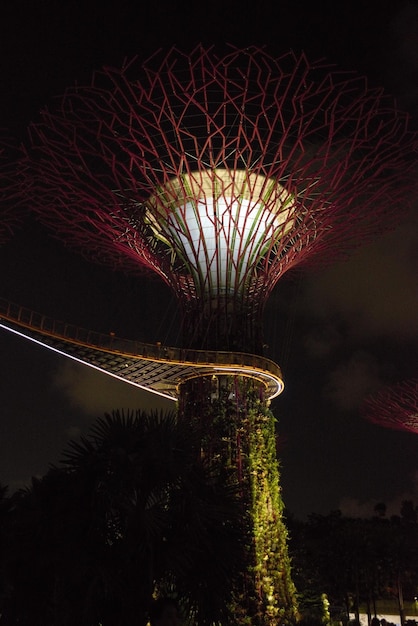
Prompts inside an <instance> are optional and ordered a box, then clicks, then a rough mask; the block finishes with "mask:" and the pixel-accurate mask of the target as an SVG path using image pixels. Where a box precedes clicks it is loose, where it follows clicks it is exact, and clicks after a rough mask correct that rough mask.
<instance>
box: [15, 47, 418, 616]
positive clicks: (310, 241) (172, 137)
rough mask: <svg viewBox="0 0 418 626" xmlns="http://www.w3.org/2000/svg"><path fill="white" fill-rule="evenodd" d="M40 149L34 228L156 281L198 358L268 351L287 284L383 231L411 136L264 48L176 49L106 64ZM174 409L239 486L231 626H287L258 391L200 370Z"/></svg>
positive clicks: (286, 568)
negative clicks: (267, 322) (241, 534)
mask: <svg viewBox="0 0 418 626" xmlns="http://www.w3.org/2000/svg"><path fill="white" fill-rule="evenodd" d="M30 137H31V141H30V144H31V147H30V148H28V157H27V161H26V163H25V167H26V168H28V169H30V171H31V184H32V185H33V187H32V194H31V202H32V206H33V208H34V210H35V211H36V212H37V213H38V214H39V216H40V219H41V220H42V221H43V222H44V223H46V224H47V225H49V226H51V227H52V228H53V230H54V232H55V233H61V235H63V236H64V237H65V240H66V242H67V243H68V244H69V245H74V246H77V247H79V248H80V249H81V251H82V252H83V253H84V254H86V255H89V256H92V257H93V258H95V259H96V260H99V261H105V262H110V263H111V264H112V265H113V266H114V267H116V268H121V269H125V270H128V271H133V272H137V271H144V270H149V271H150V272H153V273H155V274H157V275H158V276H159V277H160V278H161V279H162V280H163V281H165V283H167V284H168V285H169V286H170V287H171V288H172V289H173V291H174V293H175V294H176V297H177V300H178V303H179V308H180V310H181V319H182V343H183V346H184V347H185V348H191V349H199V350H211V351H224V352H227V351H234V352H242V353H249V354H253V355H262V350H263V337H262V324H261V320H262V314H263V309H264V306H265V304H266V301H267V299H268V296H269V294H270V293H271V291H272V289H273V288H274V286H275V285H276V283H277V282H278V280H279V279H280V277H281V276H283V275H284V274H285V272H287V271H288V270H290V269H291V268H294V267H296V266H298V265H302V264H303V263H305V264H307V263H308V262H309V263H311V264H313V263H315V262H320V261H323V260H326V261H329V260H331V259H333V258H335V257H336V256H337V255H338V254H339V253H340V252H342V251H347V249H348V248H350V247H353V246H354V245H358V244H359V243H360V242H364V241H365V240H366V239H367V238H368V237H369V236H370V235H371V234H375V233H376V232H378V231H380V230H382V229H385V228H387V227H388V226H390V225H391V224H392V223H393V221H394V219H396V218H397V217H398V213H399V211H400V209H401V208H404V207H405V198H407V197H408V192H410V189H411V187H410V186H411V182H410V176H409V170H410V165H411V159H410V156H411V152H412V149H413V146H414V138H413V136H412V135H411V134H409V132H408V130H407V119H406V117H405V116H404V115H402V114H401V113H399V112H398V111H397V110H396V107H395V106H394V104H393V102H392V101H390V100H389V99H387V98H386V97H385V96H384V95H383V93H382V92H381V91H380V90H373V89H369V88H368V86H367V83H366V81H365V80H364V79H362V78H359V77H357V76H355V75H351V74H346V73H338V72H333V71H330V70H329V68H326V67H324V66H322V65H321V64H309V63H308V61H307V60H306V58H305V56H304V55H303V54H302V55H300V56H296V55H295V54H293V53H289V54H286V55H284V56H282V57H281V58H278V59H276V58H273V57H271V56H270V55H269V54H268V53H267V52H266V51H264V50H263V49H258V48H254V47H251V48H248V49H245V50H240V49H235V48H232V47H231V48H230V49H228V50H227V52H225V53H224V52H222V53H219V54H218V53H216V51H215V50H214V49H213V48H209V49H204V48H203V47H201V46H198V47H197V48H195V49H194V50H193V51H192V52H191V53H188V54H185V53H182V52H181V51H179V50H177V49H175V48H174V49H171V50H170V51H169V52H168V53H158V54H156V55H155V56H154V57H152V58H151V59H149V60H148V61H147V62H146V63H144V64H140V63H138V62H137V61H136V60H134V61H131V62H129V63H126V64H125V65H124V66H123V67H122V68H121V69H113V68H104V69H103V70H102V71H100V72H98V73H97V74H95V76H94V78H93V81H92V83H91V84H90V85H89V86H86V87H76V88H73V89H70V90H68V91H67V93H66V94H65V96H64V97H63V98H62V99H60V101H59V104H58V105H57V106H56V107H55V108H54V109H50V110H44V111H43V112H42V116H41V120H40V122H39V123H37V124H34V125H32V126H31V128H30ZM178 405H179V419H184V420H189V421H190V423H192V424H194V425H196V426H197V427H198V428H200V429H201V440H202V445H201V454H204V455H206V456H207V457H208V458H211V459H217V460H220V461H221V463H222V464H223V465H226V466H228V467H230V468H232V469H233V472H234V475H235V477H236V480H237V482H238V483H239V485H240V488H241V493H242V504H243V511H245V518H246V523H247V533H246V550H247V563H248V567H247V570H246V571H245V572H244V573H243V576H242V580H240V583H239V584H238V585H237V588H236V606H235V610H236V614H235V618H234V623H236V624H239V623H251V624H260V625H266V624H269V625H270V624H277V623H282V622H286V621H289V620H292V619H294V618H295V617H296V614H297V608H296V601H295V589H294V586H293V583H292V580H291V573H290V563H289V558H288V554H287V538H286V528H285V524H284V521H283V518H282V513H283V504H282V499H281V493H280V485H279V472H278V466H277V459H276V451H275V450H276V448H275V426H274V418H273V416H272V414H271V412H270V410H269V408H268V400H267V395H266V387H265V384H264V381H263V380H261V379H260V378H259V377H257V375H256V374H255V373H249V372H248V371H242V372H241V373H239V372H238V373H237V372H234V373H233V374H232V373H231V375H228V374H227V373H226V372H223V373H219V374H211V375H210V376H209V375H207V374H206V375H205V374H204V373H201V374H200V375H199V376H193V377H190V379H189V380H185V381H183V382H182V383H181V385H179V388H178ZM226 558H227V555H226ZM203 575H204V573H203Z"/></svg>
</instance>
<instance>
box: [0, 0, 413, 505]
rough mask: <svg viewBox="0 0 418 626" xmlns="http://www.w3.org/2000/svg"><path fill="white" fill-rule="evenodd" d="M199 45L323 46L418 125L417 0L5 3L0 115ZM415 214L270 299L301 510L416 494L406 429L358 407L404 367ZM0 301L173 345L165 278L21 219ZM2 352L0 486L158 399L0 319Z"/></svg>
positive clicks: (270, 329)
mask: <svg viewBox="0 0 418 626" xmlns="http://www.w3.org/2000/svg"><path fill="white" fill-rule="evenodd" d="M199 42H202V43H204V44H212V43H214V44H217V45H224V44H225V43H231V44H234V45H238V46H246V45H252V44H257V45H266V46H267V49H268V51H269V52H270V53H271V54H273V55H280V54H282V53H285V52H286V51H287V50H288V49H289V48H292V49H294V50H295V51H302V50H304V51H305V53H306V54H307V56H308V58H310V59H312V60H316V59H318V58H326V59H327V60H328V61H329V62H330V63H332V64H336V66H337V67H338V69H344V70H345V69H346V70H355V71H357V72H359V73H360V74H366V75H367V76H368V78H369V81H370V84H371V85H372V86H383V87H385V89H386V90H387V91H388V92H389V93H392V94H393V95H394V96H396V98H397V100H398V104H399V106H400V108H402V109H404V110H406V111H409V112H410V113H411V116H412V126H415V128H416V127H417V118H418V116H417V103H418V3H417V2H412V1H409V2H406V1H402V0H401V1H400V2H386V1H380V2H378V1H376V2H374V1H369V2H362V3H360V2H353V1H352V2H348V1H340V2H335V1H334V2H322V3H321V5H318V4H317V3H313V2H300V1H299V2H298V1H294V2H274V1H273V0H261V1H258V2H253V3H249V2H232V1H226V2H219V3H217V4H214V3H212V4H210V5H209V4H208V3H198V2H194V3H192V2H180V0H173V1H172V2H167V1H166V0H163V1H158V0H154V1H153V2H151V1H148V0H146V1H143V2H141V3H139V2H137V3H134V2H128V1H127V0H125V1H123V0H119V2H117V3H116V2H114V1H113V0H108V1H107V2H106V3H98V2H92V1H85V2H75V1H72V2H66V1H62V2H56V1H55V0H54V1H53V0H32V1H31V0H27V1H22V0H20V1H19V0H17V1H15V2H3V3H2V4H1V8H0V69H1V71H0V81H1V82H0V127H2V128H5V129H7V130H8V131H9V134H12V135H14V136H15V137H16V138H17V139H18V140H25V139H26V135H25V129H26V126H27V124H28V123H29V122H30V121H31V120H35V119H36V117H37V113H38V111H39V109H40V108H42V107H43V106H44V105H47V104H48V103H50V102H51V100H52V98H53V97H54V96H57V95H60V94H61V93H62V92H63V91H64V90H65V88H66V87H67V86H69V85H72V84H74V82H76V81H77V82H79V83H85V82H88V81H89V79H90V76H91V74H92V72H93V71H94V70H95V69H98V68H100V67H101V66H102V65H105V64H110V65H120V64H121V63H122V61H123V59H124V58H125V57H128V58H129V57H132V56H136V55H138V56H139V58H141V59H144V60H145V59H146V58H147V57H148V56H150V55H151V54H152V53H153V52H154V51H155V50H156V49H158V48H160V47H163V48H166V47H169V46H171V45H172V44H176V45H177V46H178V47H180V48H184V49H185V50H187V49H190V48H191V47H192V46H193V45H196V44H197V43H199ZM416 207H417V202H416V203H415V209H416ZM416 215H417V211H416V210H415V211H414V212H413V213H412V215H411V216H410V218H408V220H406V221H404V222H403V223H402V224H400V226H399V229H398V230H397V231H396V232H394V233H390V234H388V235H386V236H385V237H383V238H382V239H380V240H379V241H377V242H375V243H374V244H372V245H369V246H367V247H363V248H361V249H359V251H358V252H356V253H355V254H354V255H353V256H352V257H351V258H350V259H349V260H348V261H346V262H340V263H338V264H331V266H330V267H329V269H327V270H323V271H321V272H316V273H306V274H299V273H294V274H289V276H287V277H285V278H284V280H282V282H281V284H279V286H278V287H277V288H276V291H275V292H274V294H273V296H272V298H271V300H270V302H269V304H268V307H267V311H266V319H265V339H266V343H267V344H268V345H269V349H268V356H269V357H271V358H272V359H274V360H275V361H277V362H278V363H279V364H280V365H281V366H282V368H283V372H284V375H285V383H286V388H285V391H284V393H283V395H282V396H281V397H280V398H278V399H276V400H275V401H274V403H273V409H274V413H275V415H276V416H277V419H278V433H279V453H280V458H281V466H282V486H283V497H284V501H285V505H286V506H287V508H288V509H289V511H290V512H291V513H293V514H295V515H297V516H305V515H307V514H309V513H311V512H317V513H327V512H328V511H330V510H332V509H336V508H341V509H342V510H343V512H344V513H346V514H355V515H356V514H359V515H368V514H371V512H372V511H373V506H374V505H375V504H376V503H377V502H381V501H385V502H386V504H387V505H388V507H389V512H397V511H399V507H400V503H401V501H402V500H403V499H412V500H414V501H415V503H416V504H418V436H416V435H414V434H411V433H406V432H396V431H391V430H386V429H383V428H379V427H377V426H374V425H372V424H369V423H368V422H366V421H365V420H364V419H363V418H362V417H361V415H360V412H359V407H360V404H361V401H362V400H363V398H364V396H365V395H366V394H367V393H369V392H375V391H377V390H378V389H380V388H381V387H382V386H384V385H386V384H391V383H393V382H397V381H398V380H403V379H405V378H408V377H411V376H416V374H417V366H416V365H417V344H418V315H417V311H418V306H417V305H418V294H417V280H416V277H417V266H418V253H417V250H418V246H417V242H418V237H417V219H416ZM0 297H5V298H7V299H9V300H11V301H14V302H18V303H19V304H22V305H25V306H27V307H29V308H33V309H35V310H38V311H42V312H44V313H45V314H47V315H49V316H51V317H55V318H57V319H65V320H66V321H68V322H72V323H75V324H78V325H81V326H85V327H88V328H92V329H95V330H99V331H103V332H109V331H113V332H116V334H118V335H120V336H125V337H129V338H138V339H142V340H144V341H151V342H152V341H162V342H166V343H170V342H171V343H176V342H177V341H178V320H177V318H176V308H175V303H174V301H173V299H172V298H171V295H170V293H169V292H168V290H167V288H166V287H165V286H164V285H163V284H161V283H160V282H157V281H156V280H150V279H149V278H143V279H142V278H141V279H134V278H132V277H129V276H124V275H117V274H115V273H113V272H112V271H111V270H109V269H107V268H102V267H98V266H95V265H93V264H91V263H89V262H87V261H85V260H84V259H83V258H82V257H81V256H79V255H76V254H75V253H73V252H70V251H68V250H67V249H66V248H65V247H64V245H63V244H62V243H61V242H58V241H55V240H54V239H53V238H52V237H51V234H50V233H47V232H46V231H45V230H43V229H42V228H41V227H40V226H39V225H37V224H35V223H33V222H31V221H27V222H26V223H25V224H24V225H23V226H22V228H20V229H19V230H17V231H16V232H15V235H14V237H13V238H11V239H10V240H9V241H8V242H6V243H5V244H4V245H3V246H2V247H1V248H0ZM0 354H1V357H2V358H1V360H0V399H1V404H0V406H1V409H0V411H1V419H0V482H2V483H3V484H9V485H10V488H11V489H15V488H17V487H19V486H21V485H23V484H26V483H27V482H28V481H29V480H30V477H31V476H32V475H42V474H43V473H44V472H45V471H46V470H47V467H48V464H49V463H50V462H56V461H57V460H58V459H59V457H60V453H61V450H62V448H63V447H64V445H65V443H66V441H67V440H68V438H73V437H77V436H78V435H79V434H80V433H85V432H86V431H87V430H88V428H89V425H90V424H91V423H92V422H93V420H94V419H95V418H96V417H98V416H101V415H103V413H104V412H105V411H110V410H112V409H113V408H137V407H140V408H143V407H151V406H155V405H156V402H155V396H152V395H151V394H146V393H143V392H141V391H138V390H136V389H134V388H132V387H129V386H128V385H124V384H122V383H118V382H117V381H114V380H112V379H110V378H108V377H106V376H103V375H99V374H98V373H96V372H93V371H92V370H89V369H88V368H84V367H82V366H78V365H76V364H74V363H72V362H71V361H68V360H66V359H65V358H64V357H59V356H57V355H54V354H53V353H49V352H47V351H46V350H45V349H43V348H41V347H37V346H34V345H32V344H30V343H29V342H27V341H25V340H23V339H18V338H17V337H14V336H12V335H9V334H8V333H6V332H5V331H1V332H0ZM157 405H158V406H164V407H167V408H172V407H173V405H172V403H170V402H169V401H164V400H161V401H160V400H158V401H157Z"/></svg>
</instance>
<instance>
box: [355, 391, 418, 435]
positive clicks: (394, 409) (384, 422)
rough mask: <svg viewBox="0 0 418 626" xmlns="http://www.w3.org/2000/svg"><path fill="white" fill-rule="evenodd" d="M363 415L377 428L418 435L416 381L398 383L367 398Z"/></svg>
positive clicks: (417, 392)
mask: <svg viewBox="0 0 418 626" xmlns="http://www.w3.org/2000/svg"><path fill="white" fill-rule="evenodd" d="M364 415H365V417H366V418H367V419H368V420H369V421H371V422H373V423H374V424H377V425H378V426H384V427H385V428H393V429H395V430H406V431H409V432H412V433H416V434H418V380H408V381H405V382H402V383H399V384H398V385H395V386H394V387H390V388H389V389H386V390H385V391H382V392H381V393H380V394H378V395H377V396H375V397H371V398H369V399H368V400H366V402H365V403H364Z"/></svg>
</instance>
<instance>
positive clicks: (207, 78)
mask: <svg viewBox="0 0 418 626" xmlns="http://www.w3.org/2000/svg"><path fill="white" fill-rule="evenodd" d="M30 134H31V143H32V147H31V149H30V150H29V154H30V164H31V174H30V176H31V177H34V178H35V183H36V193H35V194H33V195H32V196H31V200H32V205H33V208H34V209H35V210H36V211H37V212H38V213H39V214H40V216H41V219H42V220H43V221H44V222H45V223H47V224H49V225H50V226H52V228H53V229H54V231H61V232H62V233H63V235H64V236H65V239H66V241H67V242H69V243H71V244H73V245H76V246H78V247H79V248H81V250H82V251H83V252H84V253H85V254H88V255H92V256H94V257H96V258H97V259H99V260H107V261H110V262H112V263H113V264H114V265H116V266H120V265H122V266H125V267H128V268H129V269H131V270H135V269H137V270H138V269H149V270H151V271H153V272H157V273H158V274H159V275H160V276H161V277H162V278H163V280H164V281H166V282H167V283H168V284H170V285H171V286H172V287H173V288H174V290H175V291H176V292H177V294H178V295H179V296H180V297H181V298H183V299H192V298H194V297H196V295H199V292H201V291H202V290H205V289H207V287H208V285H207V283H208V282H211V280H212V279H211V278H210V277H211V276H212V277H213V276H214V275H215V274H216V272H217V268H218V267H219V258H218V257H219V255H220V254H221V249H222V250H224V254H226V257H227V258H226V265H227V266H229V267H230V271H229V274H228V275H227V276H226V279H225V281H226V284H224V283H225V281H223V282H222V281H217V282H216V281H215V282H214V281H213V280H212V290H215V291H217V292H218V293H219V294H221V291H222V289H229V288H230V289H231V290H234V291H235V292H237V291H238V292H239V293H240V297H241V298H247V299H248V298H250V299H251V300H252V301H253V302H254V301H255V300H257V302H259V303H260V302H264V301H265V299H266V297H267V296H268V293H270V291H271V289H272V288H273V286H274V285H275V284H276V282H277V280H278V279H279V278H280V276H281V275H283V274H284V273H285V272H286V271H287V270H289V269H290V268H292V267H294V266H296V265H298V264H301V263H305V262H307V261H309V262H314V261H315V260H318V259H319V258H321V259H322V260H324V256H325V255H324V253H325V252H326V257H327V258H328V259H329V258H334V257H335V256H336V255H337V254H340V253H342V252H343V251H346V250H347V248H350V247H351V246H353V245H358V243H359V242H360V241H364V240H365V239H367V238H368V237H369V236H370V235H371V234H375V233H376V231H380V230H382V229H385V228H387V227H389V226H390V225H392V224H393V222H394V221H395V220H396V219H397V218H398V216H399V212H400V210H401V209H404V208H405V202H407V201H408V196H409V193H408V190H411V186H412V182H411V176H410V168H411V164H412V162H413V160H412V159H411V152H412V150H413V148H414V142H415V138H414V135H413V134H412V133H410V132H409V131H408V130H407V117H406V116H405V115H403V114H402V113H400V112H399V111H398V110H397V109H396V107H395V105H394V103H393V101H392V100H391V99H390V98H388V97H387V96H385V95H384V94H383V92H382V91H381V90H376V89H369V88H368V86H367V82H366V80H365V79H363V78H359V77H358V76H357V75H354V74H347V73H342V72H337V71H330V70H329V68H327V67H324V66H322V65H321V64H310V63H309V62H308V61H307V59H306V58H305V56H304V55H300V56H296V55H295V54H294V53H288V54H286V55H284V56H282V57H280V58H278V59H276V58H273V57H271V56H270V55H269V54H268V53H267V52H265V51H264V50H263V49H259V48H255V47H251V48H248V49H245V50H239V49H238V50H237V49H234V48H231V49H230V51H229V52H227V53H226V54H224V55H218V54H217V53H216V51H215V50H214V49H213V48H209V49H204V48H202V47H200V46H199V47H197V48H195V49H194V50H193V51H192V52H191V53H190V54H184V53H182V52H180V51H179V50H177V49H175V48H173V49H172V50H170V51H169V52H168V53H166V54H164V53H161V54H157V55H155V56H154V57H152V58H151V59H149V60H148V61H147V62H146V63H144V64H143V65H141V64H140V63H139V62H138V61H137V60H133V61H131V62H129V63H126V64H125V65H124V66H123V67H122V68H120V69H114V68H104V69H103V70H102V71H100V72H97V73H96V74H95V75H94V78H93V81H92V83H91V85H89V86H86V87H74V88H72V89H69V90H68V91H67V93H66V94H65V96H64V97H63V98H62V99H61V100H59V102H58V104H57V105H56V106H54V107H51V108H50V109H45V110H44V111H43V112H42V116H41V120H40V122H39V123H37V124H34V125H32V127H31V130H30ZM192 214H193V220H190V216H191V215H192ZM253 218H254V219H255V218H256V219H257V222H258V223H260V220H261V223H262V225H263V226H262V229H260V228H258V229H257V228H254V225H253V224H254V221H253ZM192 228H195V229H196V230H197V231H199V232H198V235H199V234H201V233H202V231H205V229H206V231H205V234H206V235H208V231H209V230H211V231H212V232H211V233H210V234H211V236H212V235H213V238H214V241H215V244H216V243H218V246H216V245H215V247H214V248H211V247H210V244H208V246H207V247H205V246H204V244H202V243H200V244H196V243H194V241H195V239H194V238H195V235H194V233H193V232H192ZM200 241H201V240H200ZM219 242H223V243H224V244H225V246H224V247H223V248H222V247H221V246H220V245H219ZM187 246H188V247H189V250H187V249H186V248H187ZM198 246H200V247H199V249H197V247H198ZM243 253H244V256H245V259H246V260H245V267H242V259H243ZM238 257H239V260H238ZM239 263H241V267H240V266H239ZM203 265H204V266H205V268H204V270H203V268H202V266H203ZM237 287H239V288H238V289H237ZM255 296H257V297H255Z"/></svg>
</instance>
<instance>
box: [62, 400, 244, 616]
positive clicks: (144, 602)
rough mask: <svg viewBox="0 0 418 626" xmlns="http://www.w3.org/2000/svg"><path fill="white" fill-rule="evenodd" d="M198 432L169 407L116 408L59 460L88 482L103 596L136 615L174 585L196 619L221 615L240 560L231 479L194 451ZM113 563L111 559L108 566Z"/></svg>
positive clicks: (238, 513) (238, 506)
mask: <svg viewBox="0 0 418 626" xmlns="http://www.w3.org/2000/svg"><path fill="white" fill-rule="evenodd" d="M199 445H200V435H199V434H198V433H195V432H194V431H193V429H192V428H191V427H190V425H188V424H185V423H184V422H183V423H181V422H178V421H177V419H176V415H175V413H168V414H163V413H156V412H154V413H151V414H146V413H143V412H141V411H137V412H136V413H135V414H134V413H128V414H126V415H125V414H124V413H123V412H118V411H116V412H114V413H112V414H111V415H109V414H107V415H105V416H104V418H101V419H99V420H97V422H96V424H95V425H94V426H93V428H92V429H91V431H90V433H89V435H88V436H87V437H84V438H82V439H81V441H79V442H74V441H73V442H70V444H69V446H68V449H67V451H66V452H65V454H64V459H63V463H64V466H65V467H66V468H67V471H69V472H70V473H76V474H77V475H78V476H79V477H82V479H83V480H84V481H85V482H86V483H89V484H90V485H91V487H92V500H93V509H94V511H95V513H96V515H97V517H98V526H100V528H101V532H102V533H103V542H104V543H105V545H106V546H108V548H109V555H111V567H110V569H109V568H108V569H107V571H108V576H109V580H110V582H109V580H108V582H107V586H106V589H107V593H106V598H107V600H108V601H109V600H110V601H111V603H112V605H113V606H117V609H116V610H117V613H118V614H119V615H121V613H123V614H125V615H126V617H125V620H126V622H125V621H122V620H120V621H119V622H118V621H115V622H110V621H109V612H108V613H107V615H106V616H103V617H102V618H101V620H102V622H103V624H108V623H109V624H112V625H113V623H114V624H118V625H119V624H121V625H122V624H125V623H127V624H128V623H133V621H134V620H136V622H135V623H140V622H139V621H138V618H139V615H143V616H144V618H143V619H144V623H145V620H146V618H145V616H146V612H147V608H148V606H149V603H150V601H151V598H152V595H153V593H154V592H155V591H156V589H159V590H160V591H161V590H162V589H164V588H167V586H168V585H171V586H173V585H174V591H175V593H176V594H177V595H178V596H179V597H180V599H181V600H182V601H183V603H184V605H185V607H187V611H188V612H191V613H192V614H193V615H194V619H195V620H196V623H199V624H202V625H203V624H211V623H213V622H216V621H219V620H221V619H224V620H225V619H227V617H226V616H227V614H228V610H227V607H228V603H229V602H230V601H231V599H232V590H233V586H234V585H233V581H234V578H235V576H237V575H238V572H239V571H240V569H241V567H242V561H241V555H242V554H243V550H242V545H241V542H242V539H241V537H242V533H241V531H240V529H241V527H242V526H241V525H242V520H243V514H242V513H243V512H242V510H241V504H240V499H239V497H238V492H237V489H236V486H235V485H234V484H233V483H232V481H231V477H230V476H228V474H227V471H226V470H225V469H223V468H221V467H220V466H217V465H216V461H214V460H213V459H212V460H207V459H206V460H204V459H202V458H201V455H200V453H199V452H200V448H199ZM116 564H117V568H116V567H115V566H116Z"/></svg>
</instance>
